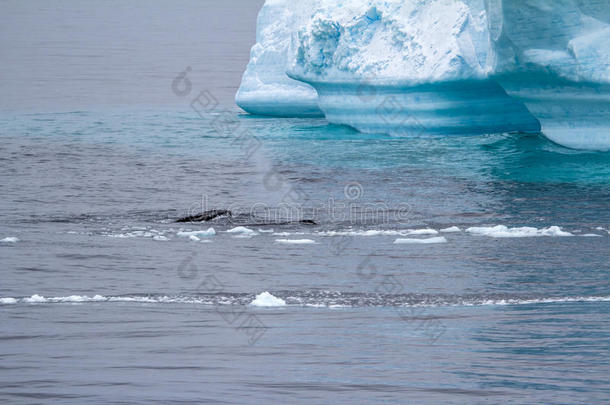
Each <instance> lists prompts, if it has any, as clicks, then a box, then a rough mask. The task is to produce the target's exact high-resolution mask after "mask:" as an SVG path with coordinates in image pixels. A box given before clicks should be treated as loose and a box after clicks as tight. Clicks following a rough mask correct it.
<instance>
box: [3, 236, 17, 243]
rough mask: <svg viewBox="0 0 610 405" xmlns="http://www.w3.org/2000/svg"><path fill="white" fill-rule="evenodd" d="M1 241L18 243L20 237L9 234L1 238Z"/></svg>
mask: <svg viewBox="0 0 610 405" xmlns="http://www.w3.org/2000/svg"><path fill="white" fill-rule="evenodd" d="M0 242H2V243H17V242H19V238H18V237H16V236H8V237H6V238H4V239H0Z"/></svg>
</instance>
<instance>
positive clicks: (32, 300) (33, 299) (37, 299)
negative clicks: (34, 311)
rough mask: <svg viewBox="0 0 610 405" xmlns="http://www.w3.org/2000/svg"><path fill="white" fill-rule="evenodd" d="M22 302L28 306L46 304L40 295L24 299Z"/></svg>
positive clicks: (45, 300)
mask: <svg viewBox="0 0 610 405" xmlns="http://www.w3.org/2000/svg"><path fill="white" fill-rule="evenodd" d="M23 302H27V303H28V304H36V303H43V302H47V299H46V298H45V297H43V296H42V295H38V294H34V295H32V296H31V297H29V298H24V299H23Z"/></svg>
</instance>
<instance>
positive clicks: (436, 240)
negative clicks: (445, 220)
mask: <svg viewBox="0 0 610 405" xmlns="http://www.w3.org/2000/svg"><path fill="white" fill-rule="evenodd" d="M434 243H447V239H445V237H444V236H437V237H434V238H427V239H412V238H398V239H396V240H395V241H394V244H395V245H401V244H434Z"/></svg>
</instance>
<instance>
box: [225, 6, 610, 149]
mask: <svg viewBox="0 0 610 405" xmlns="http://www.w3.org/2000/svg"><path fill="white" fill-rule="evenodd" d="M257 23H258V26H257V43H256V45H254V47H253V48H252V52H251V60H250V63H249V65H248V68H247V70H246V72H245V73H244V76H243V79H242V84H241V86H240V89H239V91H238V93H237V96H236V102H237V104H238V105H239V106H240V107H242V108H243V109H244V110H246V111H247V112H250V113H254V114H266V115H277V116H313V115H316V114H318V113H320V112H322V113H323V114H324V116H325V117H326V119H327V120H328V121H329V122H331V123H337V124H345V125H349V126H351V127H353V128H356V129H358V130H360V131H363V132H375V133H377V132H380V133H389V134H393V135H407V136H413V135H420V134H426V135H427V134H481V133H498V132H513V131H515V132H516V131H518V132H539V131H542V133H543V134H545V135H546V136H547V137H548V138H549V139H551V140H552V141H554V142H556V143H559V144H562V145H564V146H567V147H571V148H577V149H596V150H608V149H610V46H609V45H608V44H609V43H610V41H609V40H610V2H608V1H607V0H562V1H556V0H510V1H509V0H407V1H403V0H303V1H300V2H290V3H289V2H288V1H286V0H267V1H266V2H265V4H264V6H263V8H262V9H261V11H260V14H259V17H258V22H257Z"/></svg>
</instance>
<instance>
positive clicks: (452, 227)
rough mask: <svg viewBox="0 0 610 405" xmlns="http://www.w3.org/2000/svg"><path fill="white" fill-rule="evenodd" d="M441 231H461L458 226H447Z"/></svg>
mask: <svg viewBox="0 0 610 405" xmlns="http://www.w3.org/2000/svg"><path fill="white" fill-rule="evenodd" d="M441 232H443V233H457V232H462V230H461V229H460V228H459V227H457V226H450V227H449V228H443V229H441Z"/></svg>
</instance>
